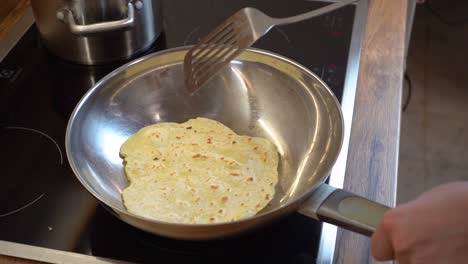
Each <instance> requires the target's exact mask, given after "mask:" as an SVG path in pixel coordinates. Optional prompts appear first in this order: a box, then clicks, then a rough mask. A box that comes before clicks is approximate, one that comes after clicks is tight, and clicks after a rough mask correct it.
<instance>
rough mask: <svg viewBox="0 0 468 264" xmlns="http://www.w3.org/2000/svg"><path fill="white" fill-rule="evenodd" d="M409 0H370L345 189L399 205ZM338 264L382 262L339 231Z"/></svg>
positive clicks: (365, 243) (363, 243)
mask: <svg viewBox="0 0 468 264" xmlns="http://www.w3.org/2000/svg"><path fill="white" fill-rule="evenodd" d="M407 6H408V0H369V11H368V17H367V23H366V29H365V36H364V43H363V50H362V57H361V64H360V70H359V77H358V78H359V79H358V87H357V89H358V90H357V94H356V102H355V109H354V117H353V125H352V128H351V138H350V146H349V154H348V162H347V171H346V177H345V182H344V189H345V190H349V191H352V192H354V193H356V194H360V195H363V196H364V197H368V198H369V199H372V200H375V201H378V202H381V203H383V204H386V205H388V206H392V207H394V206H395V199H396V184H397V172H398V147H399V135H400V116H401V96H402V87H403V69H404V60H405V43H406V41H405V40H406V30H407V29H406V25H407V23H406V20H407ZM335 263H346V264H348V263H359V264H365V263H376V261H375V260H374V259H373V258H372V257H371V255H370V239H369V238H367V237H364V236H362V235H358V234H355V233H352V232H349V231H345V230H343V229H339V230H338V237H337V242H336V251H335Z"/></svg>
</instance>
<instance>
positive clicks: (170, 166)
mask: <svg viewBox="0 0 468 264" xmlns="http://www.w3.org/2000/svg"><path fill="white" fill-rule="evenodd" d="M156 153H157V154H156ZM120 155H121V157H123V159H124V170H125V174H126V176H127V178H128V181H129V186H128V187H127V188H125V189H124V190H123V192H122V200H123V203H124V206H125V207H126V208H127V210H128V211H129V212H131V213H134V214H136V215H141V216H144V217H148V218H151V219H155V220H159V221H166V222H171V223H183V224H206V223H221V222H229V221H235V220H239V219H243V218H246V217H250V216H253V215H255V214H257V213H258V212H259V211H261V210H262V209H263V208H265V207H266V206H267V205H268V204H269V202H270V201H271V200H272V199H273V196H274V193H275V185H276V184H277V183H278V162H279V157H278V152H277V149H276V147H275V145H274V144H273V143H272V142H271V141H269V140H267V139H265V138H261V137H249V136H243V135H237V134H236V133H234V132H233V131H232V130H231V129H230V128H228V127H227V126H225V125H223V124H222V123H220V122H217V121H214V120H211V119H208V118H196V119H190V120H188V121H187V122H185V123H182V124H178V123H159V124H155V125H150V126H147V127H144V128H142V129H140V130H139V131H138V132H137V133H135V134H134V135H132V136H131V137H129V138H128V139H127V140H126V141H125V142H124V144H123V145H122V146H121V149H120ZM156 158H157V159H156ZM155 164H156V166H155Z"/></svg>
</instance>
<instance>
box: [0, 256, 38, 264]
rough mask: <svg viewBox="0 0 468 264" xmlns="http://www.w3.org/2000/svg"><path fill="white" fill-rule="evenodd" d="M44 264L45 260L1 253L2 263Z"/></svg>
mask: <svg viewBox="0 0 468 264" xmlns="http://www.w3.org/2000/svg"><path fill="white" fill-rule="evenodd" d="M7 263H8V264H42V263H45V262H40V261H34V260H28V259H22V258H15V257H9V256H2V255H0V264H7Z"/></svg>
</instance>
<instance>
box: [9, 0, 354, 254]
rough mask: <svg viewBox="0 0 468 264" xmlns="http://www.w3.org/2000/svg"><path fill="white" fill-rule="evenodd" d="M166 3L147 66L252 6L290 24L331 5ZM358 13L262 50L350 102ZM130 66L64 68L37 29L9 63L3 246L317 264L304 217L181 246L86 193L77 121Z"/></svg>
mask: <svg viewBox="0 0 468 264" xmlns="http://www.w3.org/2000/svg"><path fill="white" fill-rule="evenodd" d="M162 3H163V5H162V6H163V9H162V10H163V23H164V32H163V34H162V35H161V36H160V37H159V39H158V40H157V41H156V42H155V43H154V45H153V46H152V47H151V48H150V49H149V50H147V51H146V52H145V53H143V54H139V55H138V56H142V55H145V54H148V53H151V52H156V51H159V50H163V49H166V48H171V47H177V46H183V45H189V44H193V43H195V42H196V41H197V40H198V39H199V38H200V37H202V36H204V35H205V34H207V33H208V32H209V31H210V30H211V29H212V28H213V27H214V26H216V25H217V24H218V23H219V22H221V21H222V20H223V19H224V18H226V17H227V16H229V15H230V14H232V13H233V12H235V11H236V10H238V9H239V8H241V7H244V6H253V7H256V8H259V9H261V10H263V11H264V12H266V13H268V14H270V15H272V16H278V17H282V16H289V15H294V14H299V13H302V12H305V11H307V10H311V9H315V8H318V7H320V6H323V5H324V3H320V2H314V1H298V0H297V1H296V0H294V1H288V2H285V1H280V0H257V1H247V0H237V1H232V0H224V1H214V0H198V1H189V0H180V1H172V0H166V1H163V2H162ZM354 13H355V8H354V7H353V6H348V7H345V8H342V9H340V10H337V11H335V12H333V13H330V14H327V15H324V16H321V17H318V18H314V19H311V20H309V21H305V22H301V23H298V24H293V25H288V26H284V27H279V28H274V29H273V30H271V31H270V33H268V34H267V35H266V36H265V37H264V38H262V39H261V40H260V41H258V43H256V44H255V45H254V47H256V48H261V49H266V50H269V51H273V52H275V53H278V54H281V55H283V56H286V57H288V58H291V59H293V60H295V61H297V62H299V63H300V64H302V65H304V66H305V67H307V68H309V69H311V70H312V71H313V72H315V73H316V74H317V75H318V76H319V77H321V78H322V79H323V80H324V81H325V82H326V83H327V84H328V85H329V86H330V87H331V88H332V90H333V92H334V93H335V95H336V96H337V97H338V98H339V99H341V96H342V91H343V84H344V79H345V72H346V62H347V60H348V51H349V46H350V42H351V33H352V26H353V20H354ZM138 56H136V57H134V58H132V59H131V60H133V59H135V58H137V57H138ZM124 63H126V61H122V62H119V63H114V64H111V65H101V66H82V65H76V64H72V63H69V62H66V61H63V60H61V59H60V58H56V57H54V56H52V55H50V54H49V53H48V52H47V50H45V49H44V47H43V46H42V44H41V40H40V37H39V34H38V31H37V29H36V27H35V26H34V25H32V26H31V28H30V29H29V30H28V31H27V32H26V33H25V34H24V35H23V37H22V38H21V40H20V41H19V42H18V43H17V44H16V46H15V47H14V48H13V49H12V50H11V51H10V53H9V54H8V55H7V57H6V58H5V59H4V60H3V61H2V62H1V63H0V146H1V150H2V151H1V154H0V155H1V157H0V158H1V160H2V162H3V163H2V164H3V165H2V167H3V168H2V175H1V176H0V179H1V184H0V240H6V241H12V242H18V243H24V244H28V245H35V246H41V247H48V248H54V249H59V250H65V251H70V252H78V253H83V254H88V255H94V256H100V257H107V258H113V259H119V260H126V261H131V262H142V263H155V262H158V261H162V262H164V263H180V262H182V261H195V262H202V261H203V262H209V263H210V262H224V263H230V262H236V263H238V262H240V261H245V260H261V261H268V262H271V263H285V262H287V263H313V262H314V260H315V258H316V256H317V250H318V243H319V240H320V230H321V223H319V222H316V221H314V220H311V219H309V218H307V217H305V216H302V215H300V214H298V213H293V214H291V215H290V216H288V217H286V218H284V219H283V220H281V221H279V222H277V223H275V224H272V225H269V226H265V227H263V228H261V229H257V230H254V231H252V232H250V233H247V234H245V235H243V236H240V237H235V238H229V239H224V240H216V241H205V242H193V241H180V240H173V239H168V238H163V237H159V236H155V235H152V234H149V233H146V232H143V231H140V230H137V229H135V228H133V227H131V226H129V225H128V224H126V223H124V222H122V221H120V220H118V219H117V218H115V217H114V216H113V215H112V214H110V213H109V212H108V211H107V210H106V209H104V208H103V207H102V206H101V205H99V203H98V202H97V201H96V200H95V199H94V198H93V197H92V196H91V195H90V194H89V193H88V192H87V191H86V190H85V188H84V187H82V186H81V184H80V183H79V182H78V180H77V179H76V178H75V176H74V174H73V172H72V171H71V169H70V167H69V165H68V161H67V159H66V156H65V145H64V138H65V129H66V125H67V122H68V118H69V115H70V114H71V112H72V110H73V108H74V107H75V105H76V103H77V102H78V100H79V99H80V98H81V96H82V95H83V94H84V93H85V92H86V91H87V90H88V89H89V88H91V87H92V86H93V85H94V84H95V83H96V82H97V81H98V80H99V79H101V78H102V77H103V76H105V75H106V74H107V73H109V72H110V71H112V70H114V69H115V68H117V67H119V66H121V65H122V64H124Z"/></svg>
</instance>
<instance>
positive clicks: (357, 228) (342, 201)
mask: <svg viewBox="0 0 468 264" xmlns="http://www.w3.org/2000/svg"><path fill="white" fill-rule="evenodd" d="M389 209H390V207H387V206H385V205H383V204H380V203H377V202H374V201H371V200H369V199H366V198H364V197H361V196H358V195H355V194H353V193H350V192H347V191H345V190H342V189H337V188H335V187H332V186H330V185H328V184H321V185H320V186H319V187H318V188H317V190H315V191H314V192H313V193H312V195H311V196H310V198H309V199H308V200H307V201H306V202H304V203H303V205H302V206H301V208H300V209H299V212H300V213H301V214H304V215H306V216H309V217H312V218H314V219H316V220H319V221H324V222H327V223H330V224H334V225H337V226H340V227H343V228H345V229H348V230H351V231H354V232H357V233H360V234H363V235H366V236H371V235H372V233H374V232H375V230H376V229H377V226H378V225H379V224H380V221H381V220H382V218H383V215H384V213H385V212H386V211H387V210H389Z"/></svg>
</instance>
